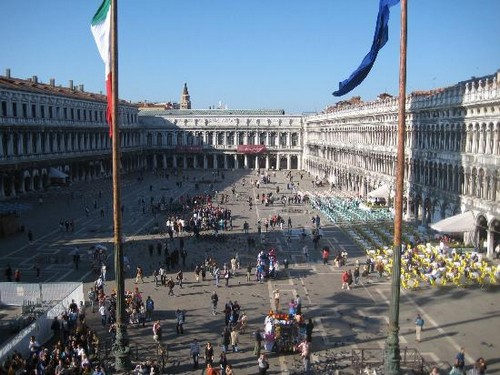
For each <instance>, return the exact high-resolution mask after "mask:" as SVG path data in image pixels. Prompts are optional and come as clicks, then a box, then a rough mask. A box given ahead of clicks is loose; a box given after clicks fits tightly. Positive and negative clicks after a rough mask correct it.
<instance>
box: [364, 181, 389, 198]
mask: <svg viewBox="0 0 500 375" xmlns="http://www.w3.org/2000/svg"><path fill="white" fill-rule="evenodd" d="M368 196H369V197H370V198H388V197H389V185H387V184H383V185H381V186H379V187H378V188H376V189H375V190H373V191H370V192H369V193H368Z"/></svg>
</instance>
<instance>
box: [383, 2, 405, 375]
mask: <svg viewBox="0 0 500 375" xmlns="http://www.w3.org/2000/svg"><path fill="white" fill-rule="evenodd" d="M406 37H407V0H401V39H400V54H399V103H398V104H399V109H398V131H397V142H398V148H397V163H396V196H395V201H394V213H395V217H394V241H393V264H392V282H391V293H392V295H391V304H390V310H389V328H388V334H387V339H386V342H385V361H384V367H385V372H384V373H385V374H387V375H396V374H400V373H401V368H400V362H401V355H400V349H399V300H400V288H401V244H402V240H401V237H402V227H403V187H404V167H405V144H404V141H405V128H406V121H405V118H406V44H407V43H406V39H407V38H406Z"/></svg>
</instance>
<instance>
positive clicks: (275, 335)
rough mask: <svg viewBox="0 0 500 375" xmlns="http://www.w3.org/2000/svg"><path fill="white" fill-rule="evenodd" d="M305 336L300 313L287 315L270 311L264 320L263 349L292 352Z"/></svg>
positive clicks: (302, 318) (304, 327)
mask: <svg viewBox="0 0 500 375" xmlns="http://www.w3.org/2000/svg"><path fill="white" fill-rule="evenodd" d="M305 336H306V326H305V324H304V317H303V316H302V315H298V314H297V315H289V314H285V313H274V312H273V311H270V312H269V314H268V315H267V316H266V319H265V322H264V340H263V345H264V349H265V350H267V351H273V352H279V353H292V352H294V350H295V347H296V346H297V345H298V344H299V343H300V342H302V341H303V339H304V337H305Z"/></svg>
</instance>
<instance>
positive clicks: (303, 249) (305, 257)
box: [302, 245, 309, 262]
mask: <svg viewBox="0 0 500 375" xmlns="http://www.w3.org/2000/svg"><path fill="white" fill-rule="evenodd" d="M302 254H303V255H304V259H305V261H306V262H308V261H309V248H308V247H307V245H304V247H303V248H302Z"/></svg>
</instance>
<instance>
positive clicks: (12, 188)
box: [10, 176, 17, 197]
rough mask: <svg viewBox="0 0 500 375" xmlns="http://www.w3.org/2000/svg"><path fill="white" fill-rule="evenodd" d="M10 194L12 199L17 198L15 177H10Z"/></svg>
mask: <svg viewBox="0 0 500 375" xmlns="http://www.w3.org/2000/svg"><path fill="white" fill-rule="evenodd" d="M10 192H11V193H10V196H11V197H15V196H16V195H17V192H16V184H15V179H14V177H13V176H10Z"/></svg>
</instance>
